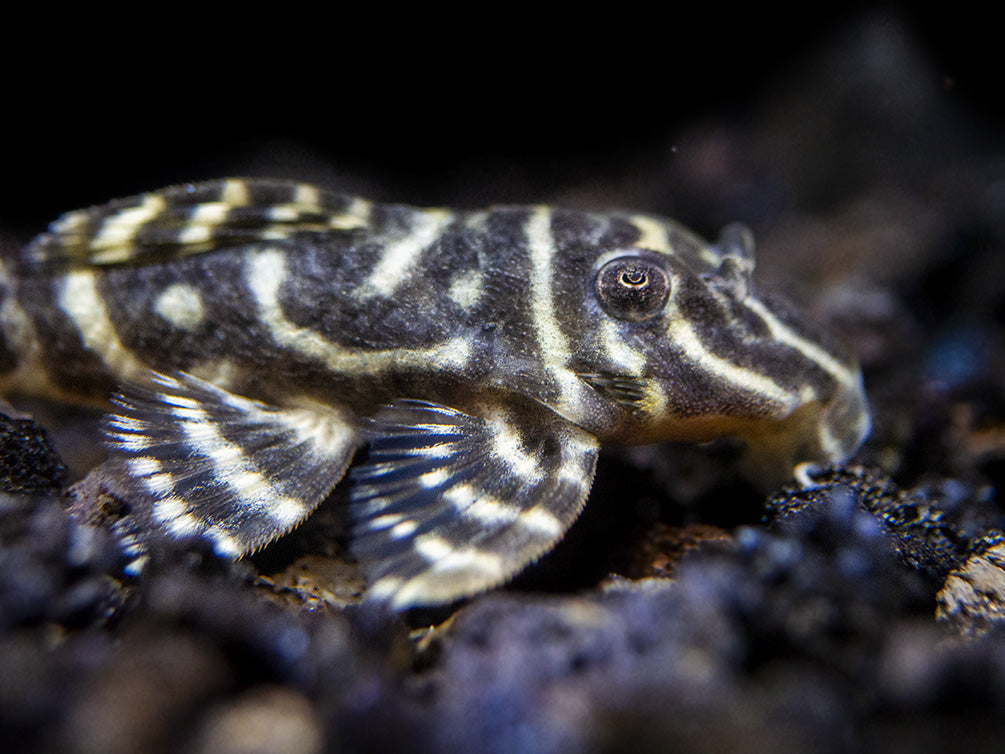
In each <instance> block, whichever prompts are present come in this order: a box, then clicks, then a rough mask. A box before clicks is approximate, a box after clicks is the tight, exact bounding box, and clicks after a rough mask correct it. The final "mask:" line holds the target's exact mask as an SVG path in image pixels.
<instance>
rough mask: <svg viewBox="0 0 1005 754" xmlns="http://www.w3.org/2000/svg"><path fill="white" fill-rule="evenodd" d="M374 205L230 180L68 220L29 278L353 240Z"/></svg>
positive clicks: (33, 257)
mask: <svg viewBox="0 0 1005 754" xmlns="http://www.w3.org/2000/svg"><path fill="white" fill-rule="evenodd" d="M369 212H370V204H369V202H366V201H364V200H361V199H357V198H355V197H352V196H348V195H344V194H337V193H333V192H330V191H324V190H322V189H319V188H317V187H315V186H311V185H309V184H305V183H296V182H293V181H278V180H268V179H240V178H228V179H223V180H216V181H206V182H203V183H187V184H180V185H177V186H171V187H169V188H166V189H162V190H160V191H154V192H150V193H146V194H140V195H138V196H133V197H129V198H126V199H117V200H115V201H112V202H109V203H108V204H103V205H99V206H96V207H91V208H89V209H83V210H77V211H75V212H68V213H67V214H65V215H63V216H62V217H60V218H59V219H58V220H56V221H55V222H53V223H52V224H51V225H50V226H49V230H48V232H47V233H43V234H41V235H39V236H38V237H36V238H35V239H34V240H33V241H32V242H31V243H29V244H28V245H27V246H26V247H25V249H24V254H23V257H22V264H23V265H24V267H25V268H27V269H28V270H33V271H46V272H50V271H53V270H63V269H72V268H79V267H92V266H101V267H104V266H115V265H128V264H149V263H152V262H158V261H163V260H165V259H176V258H179V257H184V256H191V255H193V254H203V253H206V252H209V251H213V250H216V249H220V248H226V247H230V246H235V245H238V244H243V243H253V242H256V241H283V240H285V239H288V238H290V237H292V236H294V235H297V234H302V233H332V232H349V231H353V230H357V229H360V228H363V227H365V226H366V225H367V223H368V222H369Z"/></svg>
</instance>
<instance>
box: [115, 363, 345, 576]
mask: <svg viewBox="0 0 1005 754" xmlns="http://www.w3.org/2000/svg"><path fill="white" fill-rule="evenodd" d="M115 400H116V403H117V404H118V405H119V406H120V412H119V413H117V414H113V415H110V416H107V417H106V418H105V422H104V429H105V436H106V441H107V443H108V445H109V447H110V449H111V451H112V454H113V456H115V457H116V458H117V460H118V461H120V463H117V464H115V465H114V467H113V468H117V469H121V470H122V473H123V474H124V475H125V477H124V478H123V479H120V480H118V481H120V482H121V484H122V485H123V487H124V488H125V489H127V490H128V491H129V492H130V494H134V495H139V496H141V497H143V498H144V499H145V500H147V501H148V502H149V503H150V505H151V517H152V520H153V522H154V524H156V525H160V526H162V527H164V528H165V529H167V530H168V531H170V532H171V533H173V534H175V535H178V536H182V535H188V534H201V535H203V536H205V537H207V538H208V539H209V540H211V541H212V542H213V545H214V547H215V549H216V550H217V552H219V553H220V554H221V555H228V556H240V555H243V554H245V553H248V552H251V551H253V550H255V549H257V548H259V547H261V546H262V545H264V544H266V543H268V542H269V541H271V540H273V539H275V538H276V537H278V536H279V535H281V534H283V533H285V532H287V531H289V530H290V529H292V528H293V527H294V526H296V525H297V524H299V523H300V522H301V521H302V520H303V519H304V518H306V517H307V516H308V515H309V514H310V513H311V511H313V510H314V508H315V507H317V505H318V503H320V502H321V501H322V500H323V499H324V498H325V496H327V495H328V493H329V492H330V491H331V489H332V488H333V487H334V486H335V484H336V483H337V482H338V481H339V479H341V478H342V476H343V475H344V474H345V470H346V467H347V466H348V465H349V462H350V460H351V459H352V456H353V453H354V452H355V450H356V448H357V446H358V445H359V443H360V439H359V436H358V432H357V430H356V428H355V426H354V424H353V422H352V421H351V417H348V416H346V415H344V414H341V413H339V412H338V411H336V410H334V409H329V408H327V407H322V406H311V407H309V408H278V407H275V406H270V405H267V404H265V403H261V402H259V401H254V400H249V399H247V398H243V397H241V396H238V395H233V394H232V393H228V392H227V391H225V390H222V389H220V388H218V387H216V386H214V385H211V384H210V383H207V382H203V381H202V380H199V379H197V378H195V377H192V376H191V375H188V374H181V375H178V376H176V377H169V376H166V375H161V374H154V373H152V374H151V376H150V384H148V385H146V386H143V387H131V388H129V389H128V390H126V391H125V392H124V393H123V394H121V395H120V396H118V397H117V398H116V399H115Z"/></svg>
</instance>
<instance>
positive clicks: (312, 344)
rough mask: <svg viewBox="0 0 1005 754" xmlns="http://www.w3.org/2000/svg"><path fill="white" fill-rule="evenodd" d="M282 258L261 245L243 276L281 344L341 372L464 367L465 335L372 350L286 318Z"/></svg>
mask: <svg viewBox="0 0 1005 754" xmlns="http://www.w3.org/2000/svg"><path fill="white" fill-rule="evenodd" d="M287 275H288V270H287V266H286V258H285V256H284V255H283V253H282V252H281V251H279V250H277V249H265V250H263V251H260V252H258V253H256V254H252V255H250V256H249V258H248V261H247V267H246V268H245V276H246V278H247V283H248V287H249V288H250V289H251V292H252V293H253V294H254V296H255V299H256V301H257V302H258V308H259V312H260V315H261V317H262V320H263V321H264V322H265V324H266V325H267V326H268V328H269V331H270V333H271V334H272V337H273V338H274V339H275V341H276V342H277V343H279V344H280V345H283V346H286V347H287V348H291V349H293V350H294V351H296V352H298V353H300V354H302V355H304V356H307V357H308V358H312V359H317V360H318V361H321V362H323V363H324V364H326V365H328V367H330V368H331V369H332V370H333V371H336V372H340V373H343V374H368V375H376V374H378V373H380V372H383V371H386V370H389V369H394V368H414V367H419V368H423V367H428V368H431V369H434V368H437V367H441V368H447V369H455V370H459V369H463V368H464V367H465V366H466V365H467V362H468V358H469V356H470V351H471V344H470V343H469V342H468V339H467V338H464V337H457V338H453V339H451V340H448V341H445V342H443V343H441V344H439V345H436V346H432V347H430V348H416V349H406V348H402V349H390V350H385V351H370V350H363V349H350V348H343V347H341V346H338V345H335V344H334V343H331V342H329V341H327V340H325V339H324V337H323V336H322V335H321V334H320V333H318V332H316V331H314V330H311V329H308V328H305V327H300V326H299V325H296V324H294V323H292V322H290V321H289V320H288V319H286V317H285V316H284V315H283V312H282V307H281V306H280V304H279V289H280V287H281V286H282V284H283V282H284V281H285V280H286V277H287Z"/></svg>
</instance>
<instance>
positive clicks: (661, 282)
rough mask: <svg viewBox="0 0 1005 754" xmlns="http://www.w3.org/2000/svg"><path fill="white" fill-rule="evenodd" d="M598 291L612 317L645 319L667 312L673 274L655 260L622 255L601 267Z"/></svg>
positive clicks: (605, 308) (630, 319)
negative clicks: (669, 273)
mask: <svg viewBox="0 0 1005 754" xmlns="http://www.w3.org/2000/svg"><path fill="white" fill-rule="evenodd" d="M596 291H597V300H598V301H599V302H600V306H601V308H603V310H604V311H605V312H607V313H608V314H610V315H611V316H612V317H617V318H618V319H625V320H628V321H629V322H641V321H643V320H646V319H652V318H653V317H655V316H656V315H657V314H659V313H660V312H661V311H663V307H664V306H665V305H666V302H667V298H668V297H669V295H670V277H669V275H667V271H666V270H665V269H664V268H663V267H662V266H660V265H659V264H658V263H657V262H655V261H653V260H651V259H645V258H643V257H619V258H618V259H613V260H611V261H610V262H608V263H607V264H605V265H604V266H603V267H601V268H600V272H598V273H597V280H596Z"/></svg>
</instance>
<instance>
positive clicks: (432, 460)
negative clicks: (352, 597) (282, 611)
mask: <svg viewBox="0 0 1005 754" xmlns="http://www.w3.org/2000/svg"><path fill="white" fill-rule="evenodd" d="M598 448H599V444H598V442H597V439H596V438H595V437H594V436H593V435H591V434H589V433H587V432H585V431H584V430H582V429H580V428H579V427H577V426H575V425H573V424H571V423H569V422H568V421H566V420H564V419H562V418H561V417H559V416H557V415H554V414H551V413H549V412H545V411H543V410H542V411H541V412H530V413H518V412H515V411H512V412H511V411H507V410H505V409H504V408H503V407H501V406H500V407H486V408H485V409H484V410H483V411H481V412H479V415H470V414H466V413H462V412H460V411H456V410H454V409H451V408H448V407H446V406H441V405H437V404H434V403H427V402H424V401H412V400H402V401H397V402H395V403H393V404H392V405H389V406H387V407H385V408H383V409H382V410H381V411H380V412H379V413H378V414H377V416H376V417H375V420H374V427H373V436H372V439H371V442H370V448H369V457H368V460H367V461H366V462H365V463H364V464H362V465H360V466H357V467H354V468H353V470H352V471H351V472H350V474H351V477H352V479H353V481H354V484H353V487H352V489H351V492H350V495H351V501H352V502H351V506H352V509H351V510H352V516H353V522H354V541H353V551H354V553H355V554H356V556H357V557H359V559H360V560H361V562H362V564H363V566H364V568H365V569H366V571H367V573H368V575H369V577H370V582H371V584H370V592H369V596H370V597H371V598H372V599H377V600H381V601H385V602H386V603H388V604H389V606H390V607H391V608H393V609H403V608H407V607H412V606H419V605H433V604H442V603H447V602H451V601H454V600H457V599H460V598H462V597H466V596H470V595H472V594H475V593H477V592H480V591H483V590H485V589H489V588H491V587H493V586H496V585H498V584H501V583H503V582H504V581H506V580H507V579H509V578H510V577H512V576H513V575H514V574H516V573H517V572H518V571H519V570H520V569H522V568H523V567H524V566H526V565H527V564H528V563H530V562H532V561H534V560H536V559H537V558H539V557H540V556H541V555H542V554H544V553H545V552H547V551H548V550H550V549H551V548H552V547H553V546H554V545H555V543H556V542H558V541H559V540H560V539H561V537H562V536H563V535H564V534H565V532H566V530H567V529H568V528H569V526H570V525H571V524H572V522H573V521H574V520H575V519H576V517H577V516H578V515H579V512H580V511H581V510H582V508H583V505H584V503H585V502H586V497H587V494H588V493H589V490H590V485H591V482H592V480H593V473H594V469H595V467H596V461H597V454H598Z"/></svg>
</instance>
